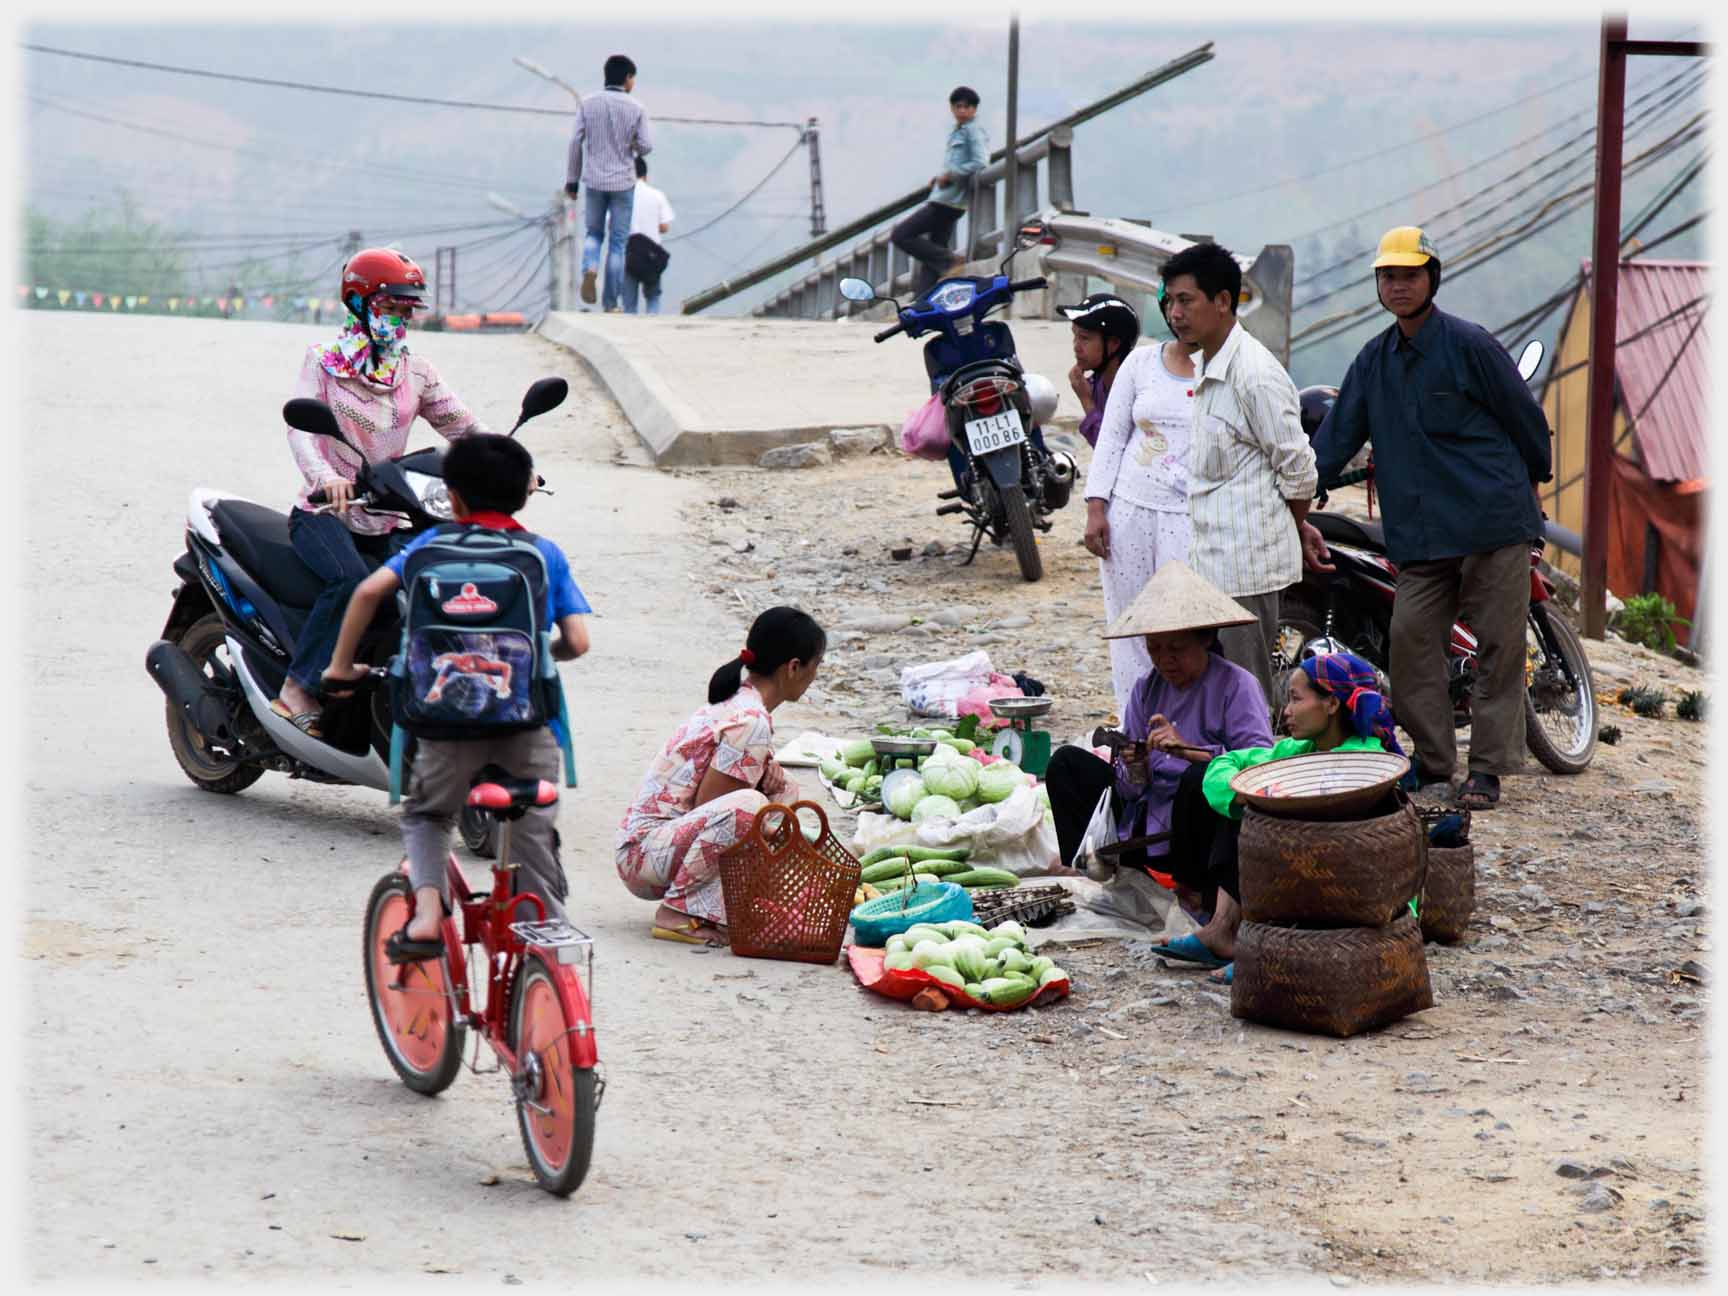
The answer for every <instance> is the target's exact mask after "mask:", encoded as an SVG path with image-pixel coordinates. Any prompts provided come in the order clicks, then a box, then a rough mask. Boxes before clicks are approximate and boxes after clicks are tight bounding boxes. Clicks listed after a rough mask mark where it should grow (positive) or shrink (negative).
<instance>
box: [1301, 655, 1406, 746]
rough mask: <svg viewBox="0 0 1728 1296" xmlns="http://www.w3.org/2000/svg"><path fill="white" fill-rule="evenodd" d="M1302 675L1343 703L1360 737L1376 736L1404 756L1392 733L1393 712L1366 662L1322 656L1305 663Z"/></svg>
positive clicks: (1347, 656) (1377, 679) (1343, 656)
mask: <svg viewBox="0 0 1728 1296" xmlns="http://www.w3.org/2000/svg"><path fill="white" fill-rule="evenodd" d="M1302 673H1303V674H1304V675H1306V676H1307V677H1308V679H1309V681H1310V682H1312V683H1313V685H1314V687H1315V688H1317V689H1319V690H1320V691H1321V692H1322V693H1325V694H1327V695H1329V696H1331V697H1335V698H1337V699H1338V700H1339V701H1340V702H1342V703H1343V704H1344V714H1345V716H1346V717H1348V719H1349V721H1350V728H1351V730H1352V731H1353V732H1354V733H1355V734H1356V736H1357V737H1359V738H1367V737H1369V736H1373V737H1375V738H1378V739H1379V740H1380V745H1381V746H1382V747H1384V748H1385V749H1386V750H1387V751H1389V752H1396V753H1397V754H1398V755H1400V756H1402V755H1403V754H1404V749H1403V748H1402V747H1400V746H1399V745H1398V736H1397V735H1396V734H1395V733H1394V732H1393V731H1392V709H1391V708H1390V707H1389V706H1387V705H1386V699H1385V698H1384V697H1382V696H1381V695H1380V680H1379V678H1378V677H1377V676H1376V675H1375V674H1374V668H1373V667H1372V666H1370V665H1369V664H1368V663H1367V662H1365V661H1363V660H1362V659H1361V658H1360V657H1358V656H1357V655H1356V654H1355V653H1323V654H1322V655H1320V656H1318V657H1310V658H1309V659H1308V660H1307V661H1305V662H1303V663H1302Z"/></svg>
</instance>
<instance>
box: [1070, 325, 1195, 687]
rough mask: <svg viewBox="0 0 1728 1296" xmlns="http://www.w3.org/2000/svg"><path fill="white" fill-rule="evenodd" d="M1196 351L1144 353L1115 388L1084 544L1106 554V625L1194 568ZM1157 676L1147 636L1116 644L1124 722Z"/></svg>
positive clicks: (1114, 667)
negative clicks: (1170, 569)
mask: <svg viewBox="0 0 1728 1296" xmlns="http://www.w3.org/2000/svg"><path fill="white" fill-rule="evenodd" d="M1159 305H1160V306H1163V305H1164V303H1163V302H1162V301H1160V303H1159ZM1165 323H1166V324H1168V323H1169V319H1168V315H1166V319H1165ZM1195 350H1197V348H1196V347H1195V346H1194V345H1193V344H1191V343H1186V342H1161V343H1159V344H1158V345H1156V346H1146V347H1139V348H1136V349H1135V350H1132V351H1130V352H1129V353H1128V356H1127V358H1126V359H1125V360H1123V361H1122V365H1121V368H1120V369H1119V370H1118V371H1117V373H1116V378H1115V381H1114V382H1112V383H1111V385H1110V395H1109V397H1108V399H1107V400H1106V401H1105V404H1104V410H1103V415H1104V418H1103V421H1102V422H1101V423H1100V424H1099V425H1098V445H1097V448H1096V449H1095V450H1094V451H1093V453H1092V467H1091V469H1090V470H1089V471H1088V472H1087V474H1086V535H1085V540H1084V543H1085V545H1086V548H1087V550H1088V551H1090V552H1091V553H1093V554H1096V555H1097V556H1098V570H1099V575H1100V577H1101V579H1102V581H1103V585H1104V617H1105V619H1106V620H1107V621H1112V622H1113V621H1115V620H1116V618H1117V617H1119V616H1121V615H1122V613H1123V612H1124V611H1126V610H1127V608H1128V605H1129V604H1131V603H1132V602H1133V601H1134V599H1135V597H1136V596H1137V595H1138V594H1139V593H1140V591H1141V590H1142V589H1144V588H1145V586H1146V582H1147V581H1149V580H1151V579H1152V577H1153V575H1154V573H1156V572H1157V571H1158V569H1159V568H1160V567H1162V566H1163V565H1164V564H1165V563H1167V562H1169V561H1171V560H1172V559H1175V560H1176V561H1178V562H1186V561H1187V560H1188V545H1189V535H1190V530H1189V521H1188V463H1187V460H1188V443H1189V440H1190V439H1191V438H1190V431H1191V427H1192V423H1193V407H1194V360H1193V353H1194V351H1195ZM1151 669H1152V658H1151V656H1150V655H1148V653H1147V651H1146V641H1145V640H1144V639H1143V638H1140V637H1138V636H1130V637H1129V638H1126V639H1112V640H1111V641H1110V674H1111V679H1112V683H1113V684H1114V685H1115V690H1116V714H1117V715H1126V714H1127V706H1128V696H1129V694H1130V693H1132V692H1133V691H1134V686H1135V685H1136V684H1137V683H1139V682H1140V680H1141V679H1142V678H1144V677H1145V675H1146V672H1147V671H1149V670H1151Z"/></svg>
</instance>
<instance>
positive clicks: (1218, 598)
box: [1104, 560, 1258, 639]
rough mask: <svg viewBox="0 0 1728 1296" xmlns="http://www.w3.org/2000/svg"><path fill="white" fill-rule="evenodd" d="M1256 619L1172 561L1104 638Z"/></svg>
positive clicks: (1239, 623) (1197, 574)
mask: <svg viewBox="0 0 1728 1296" xmlns="http://www.w3.org/2000/svg"><path fill="white" fill-rule="evenodd" d="M1255 620H1258V618H1257V617H1255V616H1254V614H1253V613H1251V612H1249V611H1248V610H1247V609H1246V608H1244V607H1243V606H1242V605H1241V604H1240V603H1238V602H1236V600H1235V599H1233V598H1231V597H1230V596H1229V595H1227V594H1225V593H1224V592H1223V591H1222V590H1220V589H1219V588H1218V587H1217V586H1216V585H1214V584H1212V582H1210V581H1209V580H1207V579H1206V578H1205V577H1204V576H1202V575H1200V574H1199V573H1198V572H1196V571H1195V570H1194V569H1193V568H1192V567H1190V566H1189V565H1188V564H1187V563H1184V562H1177V561H1175V560H1171V561H1170V562H1167V563H1165V564H1164V565H1163V566H1162V567H1160V568H1159V569H1158V570H1157V572H1155V573H1154V574H1153V576H1152V579H1151V580H1149V581H1147V582H1146V587H1145V588H1144V589H1142V590H1141V591H1140V592H1139V593H1138V594H1136V595H1135V596H1134V601H1133V602H1132V603H1130V604H1129V605H1128V607H1127V609H1126V610H1125V611H1124V612H1123V613H1122V615H1121V616H1119V617H1117V618H1116V619H1115V620H1114V621H1112V622H1111V623H1110V624H1109V626H1107V627H1106V628H1105V630H1104V637H1105V638H1106V639H1134V638H1138V637H1139V636H1141V635H1149V634H1170V633H1171V632H1173V631H1176V630H1207V629H1211V628H1213V627H1215V626H1231V625H1247V624H1248V623H1249V622H1251V621H1255Z"/></svg>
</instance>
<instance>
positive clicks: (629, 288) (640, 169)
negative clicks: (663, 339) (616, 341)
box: [623, 158, 672, 315]
mask: <svg viewBox="0 0 1728 1296" xmlns="http://www.w3.org/2000/svg"><path fill="white" fill-rule="evenodd" d="M671 228H672V204H671V203H669V202H667V201H666V195H665V194H663V193H661V192H660V191H659V190H658V189H656V188H655V187H654V186H653V185H651V184H649V183H648V164H647V163H646V162H644V161H643V160H642V159H641V158H637V159H636V204H635V206H634V207H633V208H632V209H631V216H630V237H631V238H634V237H636V235H638V234H640V235H641V236H642V237H643V238H645V239H649V240H651V241H652V242H653V243H655V244H656V245H657V246H660V245H661V235H663V234H665V233H666V231H667V230H669V229H671ZM625 264H626V269H625V271H624V296H623V301H624V313H625V314H626V315H634V314H635V313H636V292H637V290H638V289H640V290H641V292H642V297H643V299H644V300H645V301H646V302H647V313H648V314H650V315H658V314H659V313H660V279H659V276H655V278H653V279H652V280H647V279H638V278H637V277H636V276H635V275H633V274H631V273H630V271H629V269H628V265H629V263H628V261H626V263H625Z"/></svg>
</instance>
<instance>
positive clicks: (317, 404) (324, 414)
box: [282, 396, 366, 459]
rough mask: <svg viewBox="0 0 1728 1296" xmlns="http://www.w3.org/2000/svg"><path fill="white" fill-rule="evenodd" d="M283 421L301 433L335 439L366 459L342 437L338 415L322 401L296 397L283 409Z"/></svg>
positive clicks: (308, 397) (354, 446)
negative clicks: (337, 420)
mask: <svg viewBox="0 0 1728 1296" xmlns="http://www.w3.org/2000/svg"><path fill="white" fill-rule="evenodd" d="M282 421H283V422H284V423H286V424H287V425H288V426H289V427H291V428H294V429H295V430H296V431H299V432H309V433H311V434H312V435H313V436H327V437H334V438H335V439H336V440H338V441H340V442H341V443H342V444H343V445H345V446H347V447H348V448H349V449H350V450H352V451H354V453H355V454H357V455H360V458H361V459H365V458H366V456H365V455H364V454H361V452H360V449H359V447H358V446H356V445H355V444H354V443H353V442H352V441H350V440H349V439H348V438H347V437H345V436H343V435H342V427H341V425H340V424H338V423H337V422H336V415H335V414H334V413H333V412H332V411H331V409H330V407H329V406H328V405H326V404H325V403H324V402H323V401H321V400H313V399H312V398H311V397H310V396H296V397H295V398H294V399H293V400H291V401H289V402H288V403H287V404H286V405H284V406H283V407H282Z"/></svg>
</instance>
